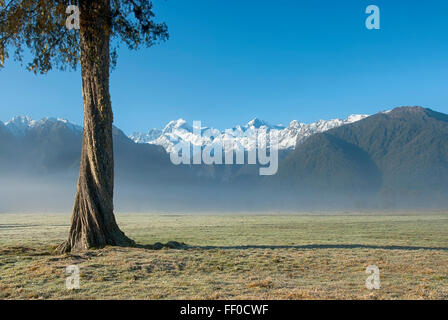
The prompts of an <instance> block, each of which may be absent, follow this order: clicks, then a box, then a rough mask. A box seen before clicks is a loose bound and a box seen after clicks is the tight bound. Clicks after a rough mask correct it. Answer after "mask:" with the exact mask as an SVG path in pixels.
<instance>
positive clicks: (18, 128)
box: [4, 116, 82, 137]
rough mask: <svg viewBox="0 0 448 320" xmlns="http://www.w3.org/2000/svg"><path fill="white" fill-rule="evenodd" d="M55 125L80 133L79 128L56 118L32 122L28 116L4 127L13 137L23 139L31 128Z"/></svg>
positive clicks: (10, 122) (9, 122)
mask: <svg viewBox="0 0 448 320" xmlns="http://www.w3.org/2000/svg"><path fill="white" fill-rule="evenodd" d="M55 124H61V125H64V126H66V127H68V128H69V129H71V130H73V131H82V127H81V126H78V125H75V124H73V123H70V122H69V121H68V120H65V119H57V118H43V119H41V120H32V119H31V118H30V117H28V116H17V117H13V118H12V119H11V120H9V121H7V122H5V124H4V125H5V126H6V128H7V129H8V130H9V132H10V133H11V134H12V135H13V136H15V137H24V136H25V135H26V134H27V133H28V132H29V130H31V129H33V128H44V127H49V126H53V125H55Z"/></svg>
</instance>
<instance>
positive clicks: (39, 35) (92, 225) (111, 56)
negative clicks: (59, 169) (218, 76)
mask: <svg viewBox="0 0 448 320" xmlns="http://www.w3.org/2000/svg"><path fill="white" fill-rule="evenodd" d="M70 5H75V6H76V8H77V9H79V22H80V23H79V26H80V28H79V30H69V29H68V28H67V27H66V20H67V18H68V17H69V14H67V13H66V10H67V7H68V6H70ZM67 11H68V12H70V10H67ZM154 18H155V15H154V13H153V6H152V3H151V2H150V1H148V0H95V1H92V0H78V1H67V0H65V1H58V0H45V1H44V0H10V1H4V0H0V67H3V66H4V64H5V61H6V60H7V59H8V58H10V56H11V55H12V56H13V57H14V59H15V60H17V61H19V62H21V63H22V64H23V61H24V60H25V58H29V57H31V58H29V59H30V62H29V63H28V64H27V67H28V69H29V70H31V71H33V72H34V73H41V74H45V73H47V72H48V71H50V70H52V69H53V68H58V69H61V70H65V69H67V68H69V69H76V67H77V65H78V63H80V65H81V75H82V97H83V104H84V130H83V144H82V153H81V165H80V173H79V180H78V186H77V193H76V197H75V203H74V207H73V215H72V219H71V227H70V232H69V237H68V240H67V241H66V242H64V243H63V244H61V245H60V246H59V248H58V250H59V251H60V252H69V251H82V250H86V249H89V248H93V247H104V246H106V245H112V246H132V245H133V244H134V242H133V241H132V240H131V239H129V238H128V237H127V236H126V235H125V234H124V233H123V232H122V231H121V230H120V229H119V227H118V225H117V223H116V220H115V216H114V212H113V210H114V209H113V190H114V157H113V140H112V122H113V113H112V106H111V99H110V94H109V72H110V68H111V67H113V66H114V65H115V63H116V61H117V48H118V46H119V45H120V43H124V44H126V45H127V47H128V48H130V49H138V48H140V47H141V46H147V47H151V46H152V45H154V44H156V43H158V42H159V41H164V40H167V39H168V32H167V26H166V25H165V24H164V23H156V22H155V21H154Z"/></svg>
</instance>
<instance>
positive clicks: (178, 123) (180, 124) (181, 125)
mask: <svg viewBox="0 0 448 320" xmlns="http://www.w3.org/2000/svg"><path fill="white" fill-rule="evenodd" d="M176 130H186V131H190V132H191V131H193V128H192V127H191V126H190V125H189V124H188V123H187V121H186V120H184V119H182V118H181V119H178V120H173V121H170V122H168V124H167V125H166V126H165V128H164V129H163V132H164V133H167V132H174V131H176Z"/></svg>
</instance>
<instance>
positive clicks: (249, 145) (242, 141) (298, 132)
mask: <svg viewBox="0 0 448 320" xmlns="http://www.w3.org/2000/svg"><path fill="white" fill-rule="evenodd" d="M365 117H367V115H351V116H349V117H348V118H347V119H345V120H341V119H332V120H328V121H325V120H319V121H317V122H315V123H311V124H306V123H301V122H298V121H297V120H293V121H291V123H290V124H289V125H288V126H283V125H271V124H270V123H269V122H266V121H263V120H260V119H258V118H255V119H253V120H251V121H249V122H248V123H247V124H245V125H238V126H236V127H233V128H230V129H226V130H223V131H220V130H218V129H215V128H210V127H206V126H201V128H200V130H196V131H197V133H195V131H194V130H193V126H191V125H190V124H188V123H187V121H185V120H184V119H178V120H175V121H170V122H169V123H168V124H167V125H166V126H165V128H163V129H162V130H159V129H152V130H150V131H149V132H147V133H138V132H136V133H132V134H131V135H130V136H129V137H130V138H131V139H132V140H133V141H134V142H136V143H148V144H155V145H159V146H162V147H164V148H165V150H166V151H167V152H171V151H172V150H173V146H174V145H175V144H176V143H179V142H189V143H191V144H193V145H201V146H204V147H205V146H209V145H212V144H213V143H215V142H217V141H223V140H224V139H225V138H227V139H228V138H230V139H231V145H233V146H236V145H240V146H242V147H244V149H245V150H247V151H250V150H253V149H254V148H256V143H255V142H256V141H257V140H256V138H255V134H256V132H257V131H264V132H266V133H268V134H269V133H270V132H271V131H274V132H276V133H278V137H279V149H280V150H288V149H294V148H295V146H296V144H297V143H298V142H301V141H303V140H304V139H306V138H307V137H309V136H311V135H313V134H315V133H319V132H324V131H327V130H329V129H332V128H336V127H339V126H342V125H344V124H349V123H353V122H356V121H359V120H361V119H363V118H365ZM207 130H208V131H209V132H210V133H211V134H212V135H211V134H209V136H205V135H204V132H205V131H207Z"/></svg>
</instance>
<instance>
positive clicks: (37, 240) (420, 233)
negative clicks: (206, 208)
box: [0, 213, 448, 299]
mask: <svg viewBox="0 0 448 320" xmlns="http://www.w3.org/2000/svg"><path fill="white" fill-rule="evenodd" d="M117 220H118V222H119V225H120V227H121V228H122V229H123V231H125V233H126V234H127V235H129V236H130V237H131V238H133V239H134V240H136V242H137V243H139V244H154V243H155V242H164V243H165V242H168V241H172V240H175V241H178V242H184V243H186V244H188V245H189V248H188V249H182V250H174V249H162V250H158V251H155V250H148V249H143V248H112V247H108V248H104V249H100V250H91V251H89V252H87V253H84V254H79V255H56V254H54V253H53V251H52V250H53V248H54V247H55V246H56V245H57V244H59V243H61V242H62V241H63V240H64V239H65V237H66V236H67V233H68V228H69V225H68V223H69V221H70V217H69V216H68V215H44V214H1V215H0V298H4V299H73V298H74V299H313V298H319V299H447V298H448V237H447V235H448V214H442V213H439V214H430V215H428V214H427V215H424V214H413V215H404V214H403V215H393V216H392V215H384V214H383V215H373V214H367V215H355V214H345V215H334V214H333V215H324V214H320V215H319V214H313V215H209V216H205V215H204V216H202V215H201V216H200V215H154V214H120V215H118V216H117ZM71 264H77V265H78V266H79V267H80V270H81V289H80V290H71V291H70V290H67V289H66V288H65V278H66V276H67V275H66V274H65V267H66V266H68V265H71ZM370 264H376V265H377V266H378V267H379V268H380V271H381V289H380V290H374V291H370V290H367V289H366V288H365V284H364V283H365V279H366V278H367V276H368V275H366V274H365V269H366V267H367V266H368V265H370Z"/></svg>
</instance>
